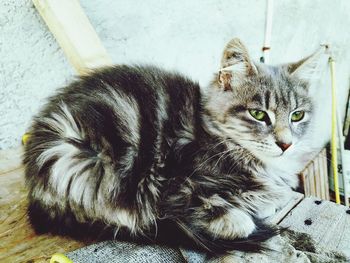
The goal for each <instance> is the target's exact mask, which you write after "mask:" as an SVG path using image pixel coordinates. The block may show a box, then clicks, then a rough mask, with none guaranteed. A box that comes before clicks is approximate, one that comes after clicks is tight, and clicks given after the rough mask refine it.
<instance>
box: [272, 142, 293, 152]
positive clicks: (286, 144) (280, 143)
mask: <svg viewBox="0 0 350 263" xmlns="http://www.w3.org/2000/svg"><path fill="white" fill-rule="evenodd" d="M276 144H277V145H278V147H280V148H281V150H282V151H286V150H287V149H288V148H289V147H290V146H291V145H292V144H291V143H284V142H276Z"/></svg>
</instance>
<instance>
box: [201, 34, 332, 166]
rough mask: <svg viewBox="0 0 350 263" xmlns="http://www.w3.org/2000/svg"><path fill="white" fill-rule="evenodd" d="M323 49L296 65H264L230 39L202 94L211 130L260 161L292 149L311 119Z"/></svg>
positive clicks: (281, 154) (236, 41) (234, 40)
mask: <svg viewBox="0 0 350 263" xmlns="http://www.w3.org/2000/svg"><path fill="white" fill-rule="evenodd" d="M325 49H326V48H322V50H321V49H320V50H319V51H318V52H316V53H314V54H313V55H311V56H309V57H307V58H304V59H302V60H300V61H299V62H296V63H291V64H286V65H280V66H268V65H265V64H261V63H255V62H253V61H252V60H251V58H250V57H249V55H248V52H247V49H246V48H245V47H244V45H243V44H242V43H241V42H240V41H239V40H238V39H233V40H231V41H230V42H229V43H228V44H227V46H226V48H225V50H224V53H223V57H222V61H221V69H220V71H219V72H218V73H217V74H216V75H215V78H214V80H213V81H212V83H211V85H210V86H209V88H208V90H207V92H206V95H205V97H206V100H205V105H204V107H205V110H206V113H207V116H209V119H210V121H209V122H210V123H211V124H210V125H211V129H212V130H213V131H215V132H216V133H217V134H218V135H220V136H222V137H223V138H227V139H228V140H233V141H235V143H236V144H239V145H241V146H242V147H243V148H245V149H247V150H248V151H249V152H251V153H252V154H253V155H254V156H256V157H258V158H259V159H261V160H264V159H267V158H268V159H271V158H273V159H274V158H278V157H280V156H283V155H285V154H287V153H288V152H291V151H293V148H295V147H297V145H298V143H299V142H300V141H301V140H302V138H303V136H304V135H305V134H307V133H308V129H309V127H310V123H311V122H312V119H313V110H314V105H313V100H312V98H311V96H310V92H311V90H310V89H311V83H312V81H313V79H314V76H315V75H317V74H319V71H318V69H319V65H320V60H325V56H324V54H325V53H326V52H325ZM323 62H324V61H323ZM325 63H327V60H325Z"/></svg>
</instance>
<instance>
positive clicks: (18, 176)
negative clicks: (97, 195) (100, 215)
mask: <svg viewBox="0 0 350 263" xmlns="http://www.w3.org/2000/svg"><path fill="white" fill-rule="evenodd" d="M26 196H27V191H26V189H25V187H24V178H23V167H22V168H19V169H17V170H13V171H11V172H9V173H6V174H1V175H0V211H1V213H0V262H9V263H10V262H11V263H13V262H47V261H48V259H49V258H50V257H51V256H52V254H54V253H56V252H61V253H64V252H68V251H72V250H75V249H77V248H80V247H83V246H85V245H88V244H90V243H91V242H88V241H86V242H81V241H76V240H73V239H70V238H68V237H61V236H52V235H49V234H44V235H36V234H35V232H34V230H33V229H32V227H31V225H30V224H29V222H28V217H27V214H26V209H27V200H26Z"/></svg>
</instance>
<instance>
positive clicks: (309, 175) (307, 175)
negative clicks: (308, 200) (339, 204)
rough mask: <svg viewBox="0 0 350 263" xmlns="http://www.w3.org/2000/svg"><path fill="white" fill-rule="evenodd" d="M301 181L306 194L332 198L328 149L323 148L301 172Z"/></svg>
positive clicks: (326, 198)
mask: <svg viewBox="0 0 350 263" xmlns="http://www.w3.org/2000/svg"><path fill="white" fill-rule="evenodd" d="M301 181H302V184H303V186H304V193H305V196H315V197H318V198H320V199H323V200H330V196H329V185H328V167H327V152H326V149H323V150H322V151H321V152H320V153H319V154H318V155H317V156H316V158H315V159H313V160H312V161H311V162H310V163H309V164H308V165H307V166H306V168H305V169H304V170H303V171H302V172H301Z"/></svg>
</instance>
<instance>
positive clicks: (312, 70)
mask: <svg viewBox="0 0 350 263" xmlns="http://www.w3.org/2000/svg"><path fill="white" fill-rule="evenodd" d="M328 59H329V48H328V45H323V46H322V47H321V48H319V49H318V50H316V52H314V53H313V54H311V55H310V56H308V57H306V58H303V59H301V60H299V61H298V62H295V63H290V64H287V65H285V67H286V68H287V71H288V72H289V74H291V75H292V76H294V77H297V78H299V79H300V80H303V81H305V82H312V81H315V80H317V79H319V78H320V77H321V76H322V71H323V70H324V69H325V67H326V66H327V63H328Z"/></svg>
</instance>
